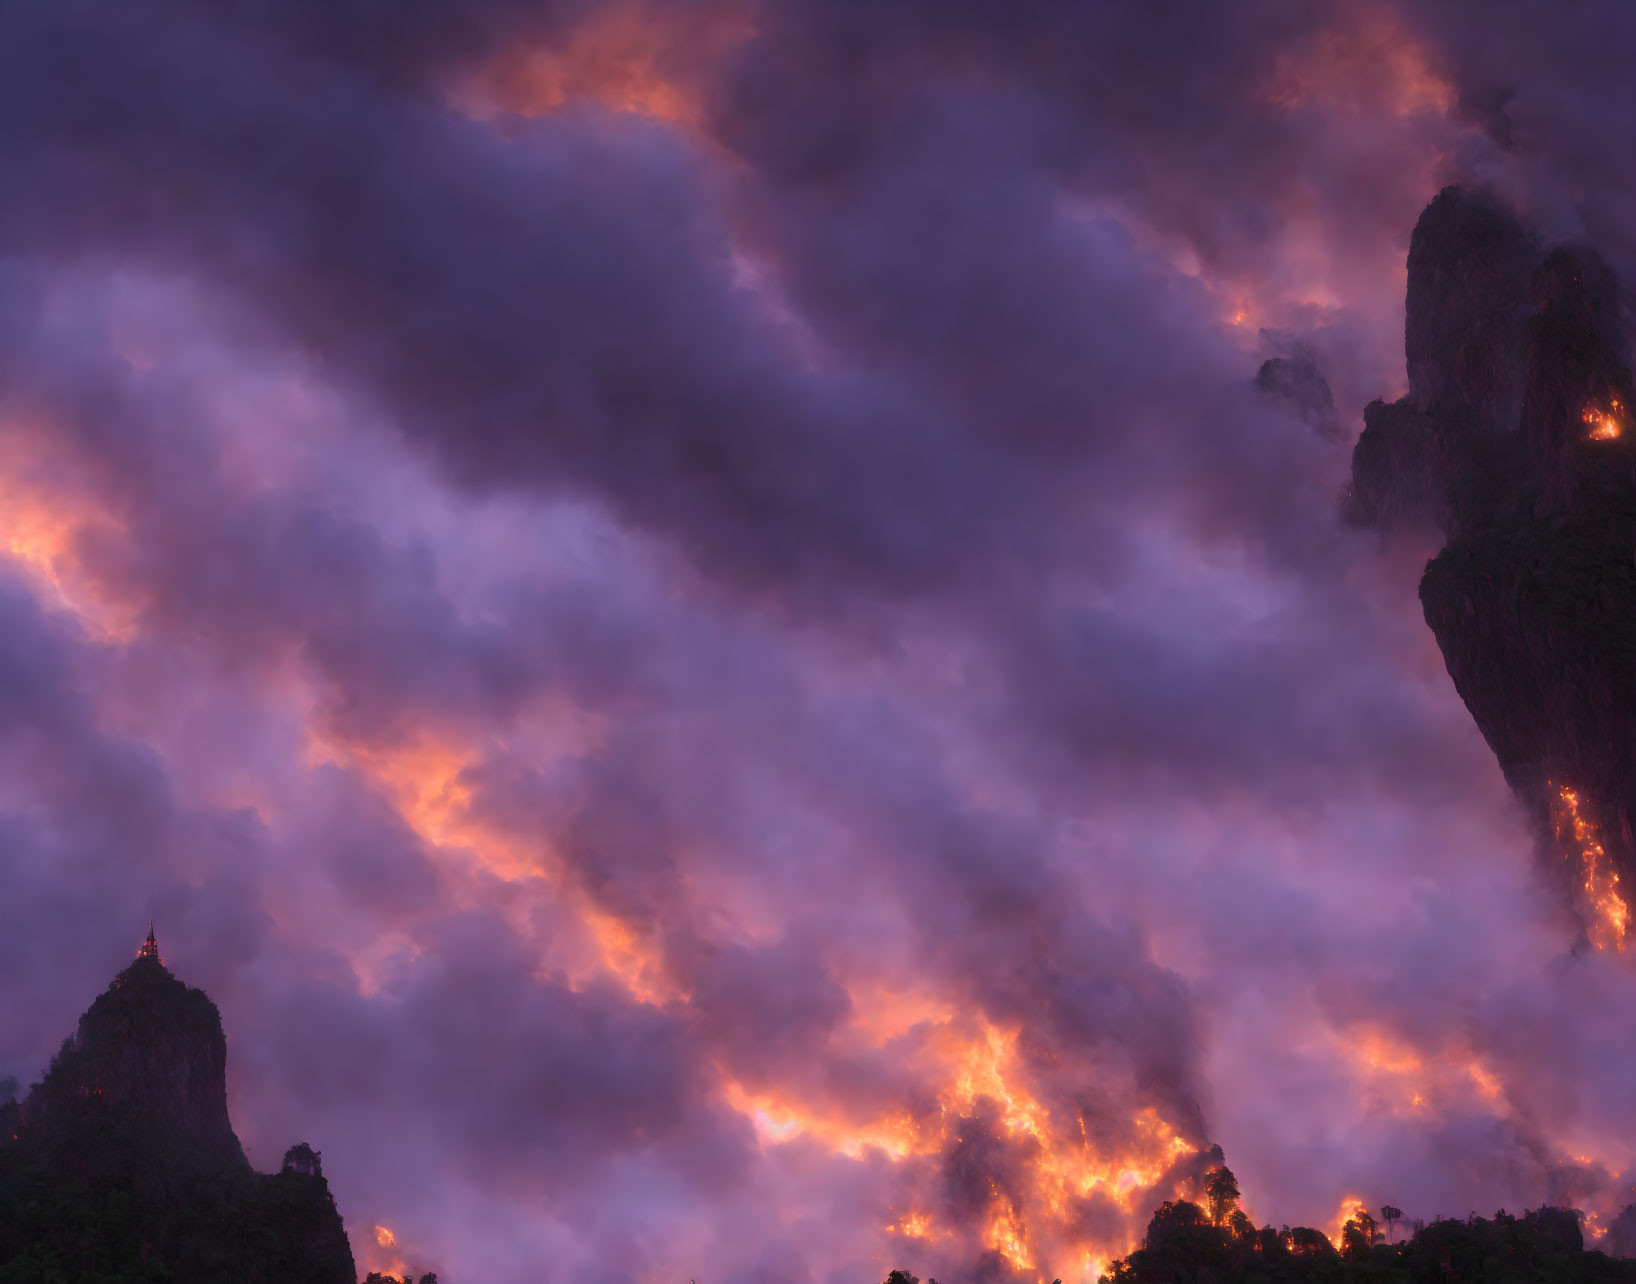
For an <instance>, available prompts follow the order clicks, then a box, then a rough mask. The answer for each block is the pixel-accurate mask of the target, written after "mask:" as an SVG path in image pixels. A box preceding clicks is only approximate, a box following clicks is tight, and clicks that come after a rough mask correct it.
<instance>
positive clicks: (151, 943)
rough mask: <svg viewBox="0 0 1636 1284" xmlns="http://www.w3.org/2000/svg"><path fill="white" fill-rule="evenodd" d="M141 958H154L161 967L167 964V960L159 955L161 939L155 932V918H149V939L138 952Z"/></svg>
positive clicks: (137, 955) (138, 956)
mask: <svg viewBox="0 0 1636 1284" xmlns="http://www.w3.org/2000/svg"><path fill="white" fill-rule="evenodd" d="M136 957H137V958H139V959H152V960H153V961H154V962H155V963H157V964H159V966H160V967H164V966H165V960H164V959H162V958H160V957H159V941H158V939H157V938H156V937H155V936H154V934H153V920H152V919H151V918H150V919H149V920H148V939H147V940H145V941H143V942H142V948H141V949H139V950H138V951H137V952H136Z"/></svg>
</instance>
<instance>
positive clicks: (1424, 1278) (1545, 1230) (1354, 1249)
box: [886, 1166, 1636, 1284]
mask: <svg viewBox="0 0 1636 1284" xmlns="http://www.w3.org/2000/svg"><path fill="white" fill-rule="evenodd" d="M1204 1200H1205V1203H1204V1205H1202V1206H1201V1205H1199V1204H1195V1203H1193V1202H1191V1201H1189V1200H1185V1199H1180V1200H1175V1201H1172V1202H1167V1203H1165V1204H1164V1205H1162V1206H1161V1207H1160V1208H1159V1210H1158V1211H1157V1212H1156V1213H1154V1214H1153V1219H1152V1220H1151V1221H1150V1222H1148V1227H1147V1234H1146V1236H1144V1238H1143V1240H1142V1246H1141V1247H1140V1248H1138V1249H1137V1250H1135V1251H1134V1252H1133V1253H1131V1254H1130V1256H1128V1257H1125V1258H1122V1259H1120V1260H1118V1261H1115V1262H1113V1263H1112V1264H1111V1265H1110V1266H1109V1267H1108V1269H1107V1271H1105V1272H1104V1273H1103V1275H1102V1277H1101V1281H1102V1284H1297V1282H1299V1284H1306V1282H1307V1281H1312V1282H1314V1284H1376V1282H1378V1284H1460V1282H1461V1281H1464V1282H1466V1284H1474V1282H1476V1281H1484V1282H1485V1284H1570V1282H1573V1284H1580V1282H1584V1284H1590V1282H1591V1281H1597V1282H1602V1281H1606V1282H1608V1284H1613V1282H1615V1281H1618V1282H1620V1284H1624V1282H1627V1281H1636V1261H1626V1260H1623V1259H1621V1258H1614V1257H1609V1256H1608V1255H1607V1254H1606V1253H1602V1252H1599V1251H1596V1250H1594V1249H1587V1248H1586V1247H1585V1243H1584V1236H1583V1232H1582V1230H1581V1228H1580V1217H1581V1214H1580V1213H1579V1212H1578V1211H1577V1210H1575V1209H1571V1208H1537V1209H1534V1210H1533V1211H1532V1212H1527V1213H1523V1214H1522V1215H1520V1216H1513V1215H1511V1214H1509V1213H1506V1212H1503V1211H1501V1212H1498V1213H1495V1214H1494V1216H1493V1217H1476V1216H1473V1217H1470V1218H1467V1219H1465V1220H1463V1221H1460V1220H1454V1219H1440V1220H1438V1221H1433V1222H1429V1223H1422V1222H1414V1223H1409V1224H1405V1223H1404V1218H1403V1211H1402V1210H1401V1209H1398V1208H1394V1207H1392V1206H1391V1205H1389V1204H1388V1205H1385V1206H1383V1207H1382V1208H1381V1209H1380V1219H1379V1220H1376V1218H1375V1217H1374V1216H1373V1215H1372V1214H1370V1213H1368V1212H1365V1211H1363V1210H1361V1209H1360V1210H1359V1211H1358V1212H1357V1214H1356V1215H1355V1216H1354V1217H1352V1218H1351V1219H1350V1220H1348V1221H1347V1223H1346V1225H1345V1227H1344V1228H1343V1229H1342V1231H1341V1238H1340V1243H1339V1245H1337V1244H1335V1243H1333V1242H1332V1241H1331V1240H1330V1238H1329V1236H1327V1235H1326V1234H1324V1232H1323V1231H1320V1230H1315V1229H1313V1228H1312V1227H1310V1226H1296V1227H1289V1226H1285V1227H1283V1228H1282V1229H1279V1230H1274V1229H1273V1228H1272V1227H1271V1226H1263V1227H1261V1228H1260V1229H1257V1228H1256V1226H1255V1225H1254V1223H1252V1222H1251V1221H1250V1219H1249V1217H1247V1216H1246V1215H1245V1213H1244V1212H1243V1210H1242V1209H1240V1208H1239V1206H1238V1183H1237V1181H1236V1180H1234V1178H1233V1174H1232V1170H1231V1169H1229V1168H1227V1167H1226V1166H1222V1167H1219V1168H1217V1169H1215V1170H1214V1171H1213V1172H1212V1173H1211V1174H1210V1177H1209V1179H1208V1181H1207V1183H1206V1185H1205V1189H1204ZM1630 1220H1631V1216H1630V1213H1629V1210H1627V1212H1626V1214H1625V1215H1623V1216H1621V1218H1620V1220H1619V1223H1616V1224H1615V1227H1614V1232H1613V1236H1611V1237H1610V1238H1614V1237H1618V1236H1619V1234H1620V1232H1621V1230H1622V1229H1623V1224H1624V1223H1626V1222H1628V1221H1630ZM886 1284H920V1280H919V1278H918V1277H917V1276H914V1275H911V1274H909V1272H907V1271H904V1270H895V1271H893V1272H892V1273H891V1274H890V1275H888V1276H887V1277H886ZM926 1284H937V1281H936V1280H927V1281H926ZM1056 1284H1062V1282H1061V1281H1060V1280H1058V1281H1056Z"/></svg>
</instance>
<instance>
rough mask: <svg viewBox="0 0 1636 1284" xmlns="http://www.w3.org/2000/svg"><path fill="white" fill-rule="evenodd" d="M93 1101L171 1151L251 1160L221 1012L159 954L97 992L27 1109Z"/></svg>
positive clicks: (232, 1163) (215, 1160) (76, 1106)
mask: <svg viewBox="0 0 1636 1284" xmlns="http://www.w3.org/2000/svg"><path fill="white" fill-rule="evenodd" d="M93 1103H94V1104H96V1105H98V1106H101V1107H105V1108H107V1109H108V1110H109V1111H110V1112H113V1113H117V1114H118V1115H119V1116H120V1117H121V1118H122V1119H124V1120H125V1121H126V1122H127V1124H128V1125H129V1126H131V1127H133V1128H134V1129H136V1130H139V1131H141V1132H142V1133H144V1134H146V1135H148V1136H149V1137H150V1138H151V1139H152V1142H153V1144H155V1145H159V1146H161V1147H162V1148H164V1149H165V1150H166V1151H167V1152H170V1153H171V1155H172V1157H173V1158H176V1159H184V1158H188V1157H196V1158H198V1159H199V1160H202V1161H204V1162H206V1163H208V1164H210V1165H214V1166H226V1167H233V1168H242V1169H246V1170H248V1168H249V1164H248V1162H247V1161H246V1160H245V1158H244V1151H243V1150H242V1148H241V1147H240V1146H239V1141H238V1138H237V1136H235V1135H234V1133H233V1125H232V1123H231V1122H230V1121H229V1119H228V1117H227V1039H226V1037H225V1036H224V1035H223V1033H222V1023H221V1016H220V1014H219V1013H218V1012H217V1011H216V1005H215V1004H214V1003H212V1002H211V1001H210V998H209V996H208V995H206V994H205V993H204V991H203V990H196V989H193V988H191V987H190V986H187V985H184V984H183V983H182V982H181V981H179V980H177V979H176V978H175V977H174V976H172V975H171V974H170V972H169V971H167V970H166V968H165V966H164V964H162V963H160V962H159V960H158V959H153V958H139V959H137V961H136V962H134V963H132V964H131V966H130V967H128V968H126V969H125V970H124V971H123V972H121V973H120V974H119V975H118V976H116V977H115V978H114V981H113V984H111V985H110V986H109V987H108V989H107V990H106V991H104V992H103V993H102V994H101V995H99V996H98V997H97V999H96V1000H95V1001H94V1002H93V1003H92V1004H91V1006H90V1008H88V1009H87V1010H86V1012H85V1015H84V1016H82V1017H80V1020H79V1026H78V1028H77V1029H76V1031H75V1033H74V1035H73V1037H72V1038H71V1039H69V1040H67V1041H66V1042H65V1043H64V1044H63V1048H62V1051H61V1052H59V1053H58V1055H57V1058H56V1060H55V1061H53V1062H52V1065H51V1069H50V1070H49V1071H48V1072H47V1074H46V1077H45V1079H44V1080H43V1081H42V1082H41V1083H40V1084H39V1085H38V1086H37V1087H36V1088H35V1089H34V1090H33V1092H31V1093H30V1094H29V1098H28V1103H27V1109H28V1111H29V1113H30V1114H31V1115H38V1116H41V1117H45V1116H50V1115H53V1114H58V1113H62V1112H65V1111H68V1112H73V1111H82V1110H83V1109H84V1108H85V1107H86V1105H87V1104H93Z"/></svg>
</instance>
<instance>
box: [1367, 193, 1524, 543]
mask: <svg viewBox="0 0 1636 1284" xmlns="http://www.w3.org/2000/svg"><path fill="white" fill-rule="evenodd" d="M1541 257H1542V254H1541V251H1540V249H1539V247H1538V243H1537V241H1536V240H1535V238H1534V237H1533V236H1532V235H1531V234H1530V233H1529V232H1528V231H1527V230H1526V229H1525V228H1523V226H1522V225H1521V224H1520V223H1519V222H1518V221H1517V220H1516V219H1515V218H1514V217H1513V216H1512V215H1510V214H1509V213H1507V212H1506V211H1505V210H1503V209H1502V208H1500V207H1499V206H1498V205H1496V204H1495V203H1494V202H1492V201H1490V200H1488V199H1487V198H1485V197H1482V196H1480V195H1477V194H1474V193H1470V192H1465V191H1461V190H1460V189H1458V188H1448V189H1446V190H1444V191H1443V192H1441V193H1439V194H1438V196H1437V199H1435V200H1434V201H1432V203H1431V204H1430V205H1428V206H1427V207H1426V210H1425V212H1424V213H1423V214H1421V216H1420V221H1419V222H1418V223H1416V224H1415V229H1414V234H1413V236H1412V237H1411V238H1410V241H1409V288H1408V299H1407V302H1406V306H1405V313H1404V331H1403V346H1404V355H1405V357H1406V358H1407V363H1408V372H1409V395H1408V396H1406V397H1404V398H1401V399H1400V400H1398V401H1395V402H1392V403H1390V404H1388V403H1385V402H1380V401H1377V402H1374V403H1372V404H1371V405H1370V406H1369V407H1368V409H1366V410H1365V411H1364V430H1363V435H1362V436H1361V437H1359V438H1358V442H1357V445H1356V446H1355V447H1354V448H1353V453H1352V488H1351V491H1350V493H1349V494H1348V497H1347V504H1346V510H1345V512H1346V516H1347V518H1348V519H1349V520H1351V521H1353V522H1355V523H1357V524H1360V525H1365V526H1390V525H1393V524H1395V523H1399V522H1405V521H1423V522H1429V523H1431V524H1433V525H1435V526H1437V527H1439V528H1440V529H1442V530H1443V532H1444V533H1445V534H1448V535H1453V534H1454V533H1456V532H1457V531H1458V530H1459V529H1461V528H1462V527H1464V526H1465V525H1467V524H1470V523H1472V522H1473V521H1477V520H1481V518H1482V516H1483V515H1484V514H1486V513H1488V512H1491V511H1493V510H1495V509H1496V508H1497V507H1501V506H1503V496H1504V494H1505V492H1506V491H1507V489H1508V482H1509V479H1510V475H1511V474H1512V473H1513V472H1514V471H1515V455H1516V449H1517V440H1516V429H1517V419H1518V414H1519V411H1520V408H1521V404H1522V397H1523V346H1524V342H1525V337H1526V330H1527V323H1528V315H1529V310H1530V309H1529V296H1528V287H1529V281H1530V279H1531V278H1532V276H1533V274H1534V272H1535V270H1536V269H1537V267H1538V264H1539V262H1540V259H1541Z"/></svg>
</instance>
